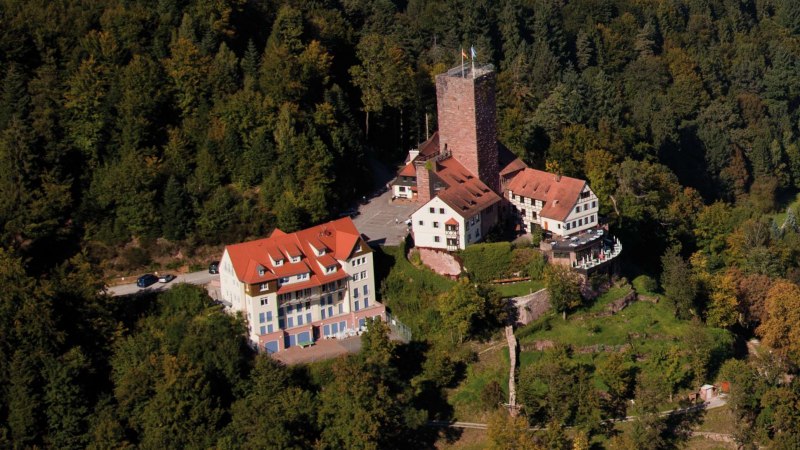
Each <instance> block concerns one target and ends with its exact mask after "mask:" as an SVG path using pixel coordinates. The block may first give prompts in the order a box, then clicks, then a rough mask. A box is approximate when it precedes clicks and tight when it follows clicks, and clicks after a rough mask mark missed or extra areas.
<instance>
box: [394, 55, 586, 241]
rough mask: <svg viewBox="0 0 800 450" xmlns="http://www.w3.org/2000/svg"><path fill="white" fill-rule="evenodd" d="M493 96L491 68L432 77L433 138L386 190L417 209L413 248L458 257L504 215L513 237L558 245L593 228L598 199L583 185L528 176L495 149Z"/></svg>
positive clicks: (516, 162)
mask: <svg viewBox="0 0 800 450" xmlns="http://www.w3.org/2000/svg"><path fill="white" fill-rule="evenodd" d="M473 70H474V73H473ZM494 92H495V72H494V69H493V68H492V66H490V65H484V66H478V67H476V68H474V69H473V68H472V67H470V68H468V69H463V70H462V68H461V67H460V66H459V67H456V68H454V69H451V70H449V71H448V72H446V73H443V74H440V75H438V76H437V77H436V97H437V109H438V114H439V130H438V131H437V132H435V133H434V134H433V136H431V137H430V138H429V139H428V140H426V141H425V142H424V143H422V144H421V145H420V146H419V148H418V149H415V150H412V151H410V152H409V156H408V159H407V161H406V164H405V165H404V166H403V167H402V169H400V171H399V172H398V175H397V178H396V179H395V181H394V183H393V187H392V189H393V194H394V197H395V198H405V199H410V200H413V201H416V202H419V203H420V204H421V205H420V207H419V208H418V209H417V210H416V211H415V212H414V213H413V214H412V216H411V220H412V232H413V236H414V242H415V245H416V246H417V247H421V248H430V249H435V250H445V251H456V250H462V249H464V248H465V247H466V246H467V245H469V244H472V243H475V242H479V241H481V240H482V239H483V237H484V236H486V234H487V233H488V232H489V230H490V229H491V228H492V227H494V226H495V225H497V224H498V222H499V221H500V218H501V216H503V215H506V216H510V218H511V219H512V221H515V222H516V225H517V229H518V230H519V231H522V232H531V231H532V230H533V229H534V227H536V226H539V227H542V228H543V229H544V230H546V231H547V232H548V233H547V234H548V235H555V236H557V237H567V236H570V235H571V234H574V233H578V232H580V231H582V230H586V229H588V228H590V227H594V226H597V212H598V209H599V208H598V204H597V203H598V202H597V197H596V196H595V195H594V193H593V192H592V190H591V188H590V187H589V185H588V184H587V183H586V182H585V181H584V180H578V179H575V178H570V177H563V176H558V175H556V174H552V173H548V172H543V171H541V170H534V169H530V168H528V166H527V165H526V164H525V163H524V162H523V161H522V160H520V159H519V158H517V157H516V156H514V155H513V154H512V153H511V152H510V151H509V150H508V149H506V148H505V147H503V146H502V145H500V144H499V143H498V142H497V130H496V125H495V123H496V117H495V114H496V113H495V109H496V107H495V100H494Z"/></svg>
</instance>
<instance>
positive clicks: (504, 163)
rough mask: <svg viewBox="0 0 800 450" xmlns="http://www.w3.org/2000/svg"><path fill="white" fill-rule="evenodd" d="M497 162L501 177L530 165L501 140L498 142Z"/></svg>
mask: <svg viewBox="0 0 800 450" xmlns="http://www.w3.org/2000/svg"><path fill="white" fill-rule="evenodd" d="M497 162H498V167H500V176H501V177H507V176H509V175H512V174H513V173H514V172H518V171H520V170H522V169H525V168H527V167H528V165H527V164H525V163H524V162H523V161H522V160H521V159H519V158H517V155H515V154H514V153H512V152H511V150H509V149H508V148H506V146H505V145H502V144H500V143H499V142H498V144H497Z"/></svg>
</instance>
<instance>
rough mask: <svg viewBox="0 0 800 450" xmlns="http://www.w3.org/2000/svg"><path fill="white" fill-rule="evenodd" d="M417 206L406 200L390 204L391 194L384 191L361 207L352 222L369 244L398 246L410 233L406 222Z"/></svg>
mask: <svg viewBox="0 0 800 450" xmlns="http://www.w3.org/2000/svg"><path fill="white" fill-rule="evenodd" d="M419 206H420V205H419V204H418V203H412V202H409V201H407V200H395V201H394V202H392V192H391V191H386V192H384V193H383V194H381V195H380V196H378V197H373V198H372V199H370V201H369V203H367V204H366V205H361V206H360V207H359V215H358V216H356V217H355V218H354V219H353V222H354V223H355V224H356V228H358V231H360V232H361V233H362V234H365V235H366V236H367V237H368V238H369V243H370V244H375V243H377V244H380V245H399V244H400V242H402V240H403V239H405V237H406V235H407V234H408V233H409V231H410V227H409V226H408V225H406V220H408V219H409V217H411V213H413V212H414V211H416V210H417V208H419Z"/></svg>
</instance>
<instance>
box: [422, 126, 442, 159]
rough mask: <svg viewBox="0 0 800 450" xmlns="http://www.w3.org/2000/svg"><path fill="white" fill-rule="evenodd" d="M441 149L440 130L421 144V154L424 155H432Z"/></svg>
mask: <svg viewBox="0 0 800 450" xmlns="http://www.w3.org/2000/svg"><path fill="white" fill-rule="evenodd" d="M438 151H439V132H438V131H436V132H434V133H433V136H431V137H430V139H428V140H427V141H425V142H423V143H422V144H420V146H419V154H420V155H422V156H431V155H433V154H434V153H437V152H438Z"/></svg>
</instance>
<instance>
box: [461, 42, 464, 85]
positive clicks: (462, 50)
mask: <svg viewBox="0 0 800 450" xmlns="http://www.w3.org/2000/svg"><path fill="white" fill-rule="evenodd" d="M461 78H464V47H461Z"/></svg>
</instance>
